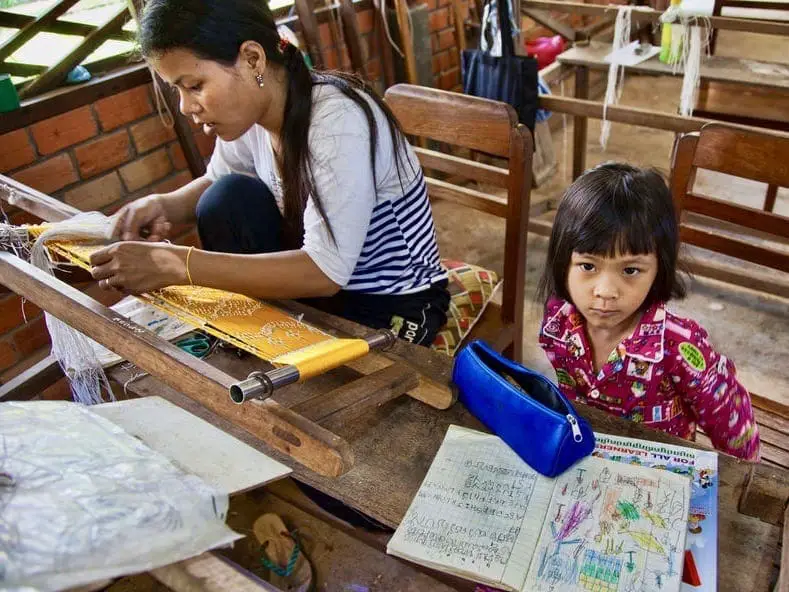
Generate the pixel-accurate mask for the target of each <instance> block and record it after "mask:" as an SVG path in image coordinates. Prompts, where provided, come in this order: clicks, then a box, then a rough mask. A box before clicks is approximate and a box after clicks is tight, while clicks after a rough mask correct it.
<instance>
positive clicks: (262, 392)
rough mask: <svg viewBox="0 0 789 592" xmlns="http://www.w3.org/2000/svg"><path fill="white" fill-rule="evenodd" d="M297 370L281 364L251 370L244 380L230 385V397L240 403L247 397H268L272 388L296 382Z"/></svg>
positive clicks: (272, 391)
mask: <svg viewBox="0 0 789 592" xmlns="http://www.w3.org/2000/svg"><path fill="white" fill-rule="evenodd" d="M298 380H299V371H298V369H297V368H296V367H295V366H283V367H282V368H275V369H274V370H269V371H268V372H253V373H252V374H250V375H249V376H247V378H246V380H242V381H240V382H236V383H235V384H232V385H231V386H230V398H231V399H233V402H234V403H238V404H241V403H243V402H244V401H248V400H249V399H268V398H269V397H270V396H271V395H272V394H274V389H276V388H279V387H281V386H285V385H286V384H292V383H294V382H298Z"/></svg>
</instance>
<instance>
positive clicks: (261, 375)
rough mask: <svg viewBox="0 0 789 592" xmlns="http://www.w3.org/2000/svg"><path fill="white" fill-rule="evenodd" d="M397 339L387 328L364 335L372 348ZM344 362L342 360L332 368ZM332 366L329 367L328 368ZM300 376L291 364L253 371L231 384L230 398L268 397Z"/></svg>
mask: <svg viewBox="0 0 789 592" xmlns="http://www.w3.org/2000/svg"><path fill="white" fill-rule="evenodd" d="M396 339H397V337H395V335H394V333H392V332H391V331H389V330H387V329H383V330H381V331H378V332H376V333H373V334H372V335H368V336H366V337H364V340H365V341H366V342H367V345H368V346H369V347H370V349H371V350H374V349H380V350H387V349H389V348H390V347H392V346H393V345H394V344H395V340H396ZM344 362H345V361H344V360H341V361H340V362H339V363H338V364H336V365H335V366H332V368H333V367H336V366H338V365H341V364H342V363H344ZM332 368H327V370H331V369H332ZM300 378H301V374H300V372H299V369H298V368H297V367H296V366H294V365H291V364H289V365H287V366H281V367H279V368H274V369H273V370H268V371H267V372H252V373H251V374H250V375H249V376H247V378H246V379H245V380H241V381H238V382H235V383H233V384H232V385H230V398H231V399H232V400H233V402H234V403H238V404H239V405H240V404H241V403H243V402H245V401H249V400H250V399H261V400H262V399H268V398H269V397H270V396H271V395H273V394H274V391H275V390H276V389H278V388H281V387H283V386H285V385H288V384H293V383H294V382H298V381H299V379H300Z"/></svg>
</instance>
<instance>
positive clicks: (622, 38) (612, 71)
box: [600, 6, 633, 150]
mask: <svg viewBox="0 0 789 592" xmlns="http://www.w3.org/2000/svg"><path fill="white" fill-rule="evenodd" d="M632 10H633V7H632V6H620V7H619V8H618V9H617V13H616V22H615V23H614V43H613V47H612V49H611V53H612V55H616V53H617V52H618V51H619V50H620V49H622V48H623V47H624V46H625V45H627V44H628V43H630V28H631V21H632V19H631V16H632ZM624 77H625V69H624V68H623V67H622V66H621V64H619V63H618V62H617V61H616V59H612V60H611V65H610V66H608V84H607V85H606V88H605V100H604V102H603V121H602V125H601V126H600V146H601V147H602V148H603V150H605V147H606V146H607V145H608V136H609V135H610V134H611V122H610V121H608V119H606V115H607V111H608V105H616V104H617V103H618V102H619V99H620V98H621V96H622V83H623V82H624Z"/></svg>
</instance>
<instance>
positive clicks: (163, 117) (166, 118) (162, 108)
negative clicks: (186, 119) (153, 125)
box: [148, 66, 175, 129]
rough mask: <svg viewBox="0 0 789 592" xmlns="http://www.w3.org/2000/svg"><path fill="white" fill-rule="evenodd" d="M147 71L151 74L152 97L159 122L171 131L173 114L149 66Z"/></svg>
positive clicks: (154, 73)
mask: <svg viewBox="0 0 789 592" xmlns="http://www.w3.org/2000/svg"><path fill="white" fill-rule="evenodd" d="M148 70H149V71H150V73H151V80H153V97H154V99H155V100H156V112H157V113H158V114H159V120H160V121H161V122H162V125H164V127H167V128H170V129H172V128H173V127H175V117H174V116H173V112H172V111H170V105H168V104H167V100H166V99H165V98H164V91H163V90H162V88H161V85H160V84H159V77H158V76H157V75H156V72H154V70H153V68H151V67H150V66H148Z"/></svg>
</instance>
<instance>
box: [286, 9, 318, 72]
mask: <svg viewBox="0 0 789 592" xmlns="http://www.w3.org/2000/svg"><path fill="white" fill-rule="evenodd" d="M293 5H294V7H295V8H296V14H298V15H299V24H300V25H301V33H302V35H303V36H304V41H305V42H306V44H307V53H309V55H310V59H311V60H312V65H313V66H314V67H315V68H317V69H319V70H322V69H323V68H324V67H325V66H324V61H323V52H322V51H321V36H320V32H319V31H318V18H317V17H316V16H315V5H314V4H313V2H312V0H294V2H293Z"/></svg>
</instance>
